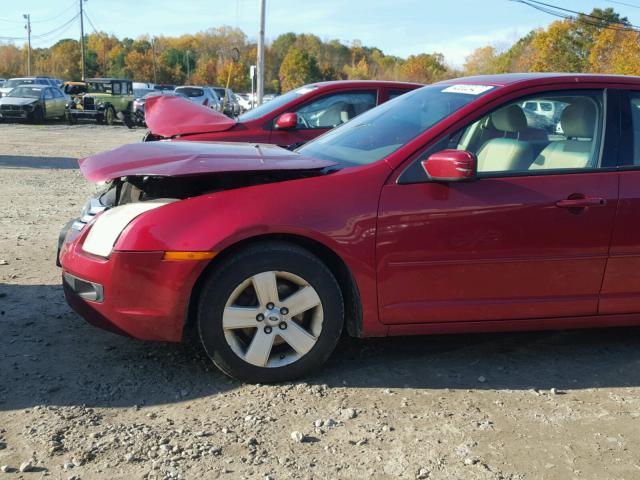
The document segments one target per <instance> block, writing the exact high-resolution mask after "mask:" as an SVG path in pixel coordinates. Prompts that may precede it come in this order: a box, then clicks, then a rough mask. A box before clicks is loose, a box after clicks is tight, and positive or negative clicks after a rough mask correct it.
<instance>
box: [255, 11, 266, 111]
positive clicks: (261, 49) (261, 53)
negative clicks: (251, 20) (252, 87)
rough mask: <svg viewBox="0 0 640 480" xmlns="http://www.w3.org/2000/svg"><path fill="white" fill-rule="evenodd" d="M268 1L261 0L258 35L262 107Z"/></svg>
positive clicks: (259, 99)
mask: <svg viewBox="0 0 640 480" xmlns="http://www.w3.org/2000/svg"><path fill="white" fill-rule="evenodd" d="M265 4H266V0H260V32H259V34H258V82H257V90H258V91H257V94H258V105H262V96H263V95H264V16H265V10H266V5H265Z"/></svg>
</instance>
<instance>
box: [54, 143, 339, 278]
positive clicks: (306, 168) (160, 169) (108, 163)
mask: <svg viewBox="0 0 640 480" xmlns="http://www.w3.org/2000/svg"><path fill="white" fill-rule="evenodd" d="M79 163H80V169H81V170H82V173H83V174H84V175H85V177H86V178H87V179H89V180H92V181H94V182H98V183H103V184H104V185H105V187H104V189H103V190H102V192H101V193H99V194H98V195H97V196H95V197H93V198H90V199H89V200H88V201H87V203H86V205H85V207H84V208H83V210H82V212H81V214H80V217H79V218H77V219H74V220H72V221H70V222H69V223H67V225H65V227H64V229H63V231H62V232H61V233H60V236H59V239H58V255H57V265H58V266H60V260H59V258H60V252H61V249H62V248H63V246H64V244H65V243H68V242H72V241H74V240H75V239H76V238H77V237H78V236H79V235H80V233H81V232H82V230H83V229H84V228H85V227H86V226H87V225H88V224H89V223H90V222H92V220H94V218H95V217H96V216H97V215H99V214H102V213H104V212H106V211H108V210H111V209H115V208H117V207H122V208H121V209H122V210H124V209H127V210H128V212H129V213H128V216H126V218H129V217H130V218H129V221H131V220H133V218H135V216H137V215H141V214H142V213H144V212H145V211H147V210H149V209H152V208H157V207H160V206H162V205H165V204H167V203H171V202H175V201H179V200H184V199H187V198H191V197H196V196H199V195H205V194H212V193H216V192H220V191H224V190H231V189H238V188H245V187H251V186H256V185H262V184H266V183H276V182H284V181H288V180H298V179H303V178H309V177H313V176H317V175H322V174H325V173H327V172H328V171H329V169H330V168H331V167H332V166H334V165H335V164H334V163H333V162H328V161H322V160H315V159H311V158H307V157H303V156H301V155H299V154H297V153H294V152H290V151H287V150H284V149H281V148H279V147H275V146H270V145H252V144H240V143H232V144H226V143H218V144H216V143H201V142H188V143H186V142H157V143H153V144H148V143H146V144H145V143H143V144H133V145H125V146H123V147H120V148H118V149H115V150H113V151H110V152H105V153H101V154H97V155H94V156H91V157H87V158H85V159H82V160H80V162H79ZM133 204H135V205H133ZM121 209H120V208H119V210H121ZM114 213H115V212H114ZM110 215H111V213H110ZM111 216H113V217H115V215H111ZM118 220H119V221H120V222H122V221H124V220H123V218H122V216H120V218H119V219H118ZM98 223H100V222H98ZM124 226H125V225H122V228H124ZM120 231H121V230H120ZM96 237H97V235H95V234H94V235H92V236H91V238H90V239H91V240H95V239H96ZM115 240H116V238H114V239H113V242H115ZM113 242H107V243H105V244H104V245H93V243H96V242H93V243H92V244H91V246H93V247H94V250H91V248H89V249H87V251H88V252H89V253H94V254H97V255H103V254H104V256H108V255H107V254H105V253H106V252H107V249H108V248H110V245H109V243H111V245H112V243H113Z"/></svg>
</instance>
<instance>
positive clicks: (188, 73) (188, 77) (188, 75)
mask: <svg viewBox="0 0 640 480" xmlns="http://www.w3.org/2000/svg"><path fill="white" fill-rule="evenodd" d="M189 53H190V52H189V50H187V51H186V52H185V55H186V57H187V85H189V84H190V83H191V66H190V65H189Z"/></svg>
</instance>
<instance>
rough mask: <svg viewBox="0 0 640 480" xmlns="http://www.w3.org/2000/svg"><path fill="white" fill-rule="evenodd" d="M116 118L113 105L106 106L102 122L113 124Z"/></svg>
mask: <svg viewBox="0 0 640 480" xmlns="http://www.w3.org/2000/svg"><path fill="white" fill-rule="evenodd" d="M115 119H116V111H115V110H114V109H113V107H107V108H106V109H105V111H104V123H106V124H107V125H113V122H114V121H115Z"/></svg>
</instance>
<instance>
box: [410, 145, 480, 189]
mask: <svg viewBox="0 0 640 480" xmlns="http://www.w3.org/2000/svg"><path fill="white" fill-rule="evenodd" d="M422 168H424V171H425V172H426V173H427V175H429V177H430V178H431V179H432V180H434V181H436V182H455V181H460V180H469V179H471V178H473V177H474V176H475V174H476V157H475V155H474V154H473V153H470V152H465V151H464V150H443V151H441V152H436V153H434V154H433V155H431V156H430V157H429V158H427V159H426V160H423V161H422Z"/></svg>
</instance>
